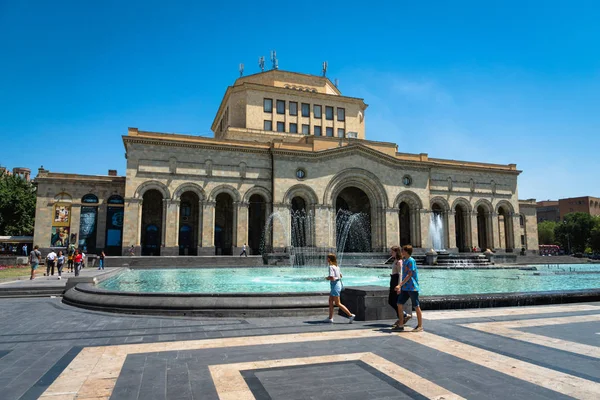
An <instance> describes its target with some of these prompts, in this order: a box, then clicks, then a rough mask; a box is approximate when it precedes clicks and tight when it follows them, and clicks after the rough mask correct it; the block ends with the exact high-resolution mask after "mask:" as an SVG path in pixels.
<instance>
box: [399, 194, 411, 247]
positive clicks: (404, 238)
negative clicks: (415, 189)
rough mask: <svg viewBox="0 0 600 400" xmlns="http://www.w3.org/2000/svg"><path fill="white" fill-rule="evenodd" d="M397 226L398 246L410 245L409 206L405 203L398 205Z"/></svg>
mask: <svg viewBox="0 0 600 400" xmlns="http://www.w3.org/2000/svg"><path fill="white" fill-rule="evenodd" d="M398 217H399V226H400V246H404V245H406V244H412V237H411V236H412V235H411V226H410V220H411V215H410V206H409V205H408V203H406V202H404V201H403V202H402V203H400V207H399V211H398Z"/></svg>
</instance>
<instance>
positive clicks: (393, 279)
mask: <svg viewBox="0 0 600 400" xmlns="http://www.w3.org/2000/svg"><path fill="white" fill-rule="evenodd" d="M391 251H392V257H393V259H394V264H393V266H392V273H391V274H390V292H389V295H388V304H389V305H390V307H392V308H393V309H394V312H395V313H396V316H397V318H398V319H397V320H396V322H395V323H394V325H392V327H393V328H395V327H396V326H398V324H399V323H400V315H402V318H403V322H404V323H406V322H407V321H408V320H409V319H411V318H412V315H410V314H406V313H405V312H404V310H402V314H400V313H399V310H398V293H396V286H398V284H399V283H400V281H401V277H402V254H401V253H402V249H400V246H393V247H392V248H391Z"/></svg>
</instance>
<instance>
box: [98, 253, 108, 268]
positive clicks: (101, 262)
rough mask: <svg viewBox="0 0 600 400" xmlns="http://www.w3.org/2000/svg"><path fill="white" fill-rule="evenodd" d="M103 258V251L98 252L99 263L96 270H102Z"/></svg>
mask: <svg viewBox="0 0 600 400" xmlns="http://www.w3.org/2000/svg"><path fill="white" fill-rule="evenodd" d="M104 257H106V255H105V254H104V250H103V251H101V252H100V263H99V264H98V270H101V269H104Z"/></svg>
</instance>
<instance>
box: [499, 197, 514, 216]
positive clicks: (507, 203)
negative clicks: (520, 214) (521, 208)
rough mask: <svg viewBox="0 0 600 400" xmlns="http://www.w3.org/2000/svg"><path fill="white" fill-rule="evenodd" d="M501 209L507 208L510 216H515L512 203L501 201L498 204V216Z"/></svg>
mask: <svg viewBox="0 0 600 400" xmlns="http://www.w3.org/2000/svg"><path fill="white" fill-rule="evenodd" d="M500 207H506V209H507V211H508V213H509V214H514V212H515V209H514V207H513V206H512V204H510V202H508V201H506V200H501V201H499V202H498V204H496V214H497V213H498V212H500Z"/></svg>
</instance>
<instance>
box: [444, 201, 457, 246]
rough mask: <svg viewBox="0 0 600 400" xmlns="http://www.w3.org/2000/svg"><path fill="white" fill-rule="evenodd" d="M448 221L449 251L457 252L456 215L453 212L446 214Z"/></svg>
mask: <svg viewBox="0 0 600 400" xmlns="http://www.w3.org/2000/svg"><path fill="white" fill-rule="evenodd" d="M446 214H447V215H446V219H447V221H448V232H447V235H446V236H447V237H448V247H447V248H448V250H452V251H454V250H457V247H456V219H455V218H456V215H455V213H454V211H453V210H449V211H447V212H446Z"/></svg>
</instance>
